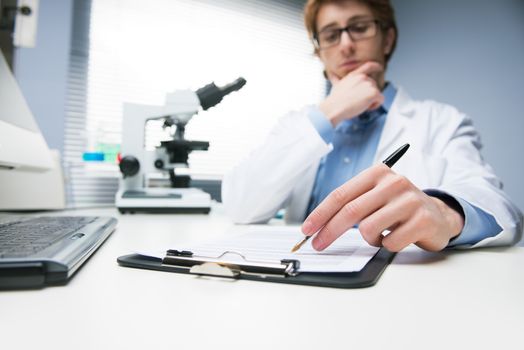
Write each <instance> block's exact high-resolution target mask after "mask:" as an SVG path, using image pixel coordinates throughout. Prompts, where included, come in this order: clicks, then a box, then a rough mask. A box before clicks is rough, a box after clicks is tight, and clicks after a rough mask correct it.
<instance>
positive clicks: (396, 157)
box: [291, 143, 409, 253]
mask: <svg viewBox="0 0 524 350" xmlns="http://www.w3.org/2000/svg"><path fill="white" fill-rule="evenodd" d="M408 148H409V143H406V144H404V145H402V146H400V147H399V148H398V149H397V150H396V151H395V152H393V153H392V154H391V155H390V156H389V157H387V158H386V159H384V161H383V162H382V163H384V164H386V165H387V166H388V167H390V168H391V167H392V166H393V165H395V163H396V162H397V161H398V160H399V159H400V158H401V157H402V156H403V155H404V153H406V151H407V150H408ZM311 237H313V235H311V236H306V237H305V238H304V239H303V240H301V241H300V242H298V243H297V244H295V246H294V247H293V248H292V249H291V253H294V252H296V251H297V250H299V249H300V247H302V246H303V245H304V243H306V242H307V241H308V240H309V239H310V238H311Z"/></svg>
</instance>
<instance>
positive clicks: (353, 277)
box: [117, 248, 395, 288]
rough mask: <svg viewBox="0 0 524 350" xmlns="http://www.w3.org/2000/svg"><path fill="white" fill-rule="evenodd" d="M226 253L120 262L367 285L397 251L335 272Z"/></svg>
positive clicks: (202, 272) (202, 273)
mask: <svg viewBox="0 0 524 350" xmlns="http://www.w3.org/2000/svg"><path fill="white" fill-rule="evenodd" d="M226 253H234V252H225V253H224V254H226ZM224 254H222V255H224ZM235 254H236V253H235ZM222 255H221V256H220V257H218V258H214V257H213V258H211V257H202V256H195V255H193V253H192V252H190V251H178V250H173V249H170V250H168V251H167V252H166V256H165V257H164V258H163V259H161V258H156V257H150V256H145V255H140V254H130V255H124V256H121V257H119V258H118V259H117V262H118V264H119V265H120V266H124V267H132V268H140V269H149V270H157V271H166V272H176V273H184V274H194V275H196V276H216V277H226V278H234V279H245V280H251V281H263V282H275V283H289V284H300V285H307V286H318V287H331V288H364V287H370V286H373V285H374V284H375V283H377V281H378V279H379V278H380V276H381V275H382V272H384V270H385V269H386V267H387V266H388V264H389V263H390V262H391V260H392V259H393V257H394V256H395V253H392V252H389V251H388V250H386V249H385V248H381V249H379V250H378V251H377V253H376V254H375V255H374V256H373V258H371V260H370V261H368V263H367V264H366V265H365V266H364V268H362V270H360V271H356V272H333V273H312V272H297V270H298V268H299V266H300V261H298V260H289V259H288V260H281V261H280V263H274V262H273V263H265V262H259V261H258V262H253V261H247V260H244V261H243V262H242V263H239V262H238V260H236V261H235V262H231V261H228V259H227V258H225V257H224V258H223V257H222ZM239 255H240V254H239Z"/></svg>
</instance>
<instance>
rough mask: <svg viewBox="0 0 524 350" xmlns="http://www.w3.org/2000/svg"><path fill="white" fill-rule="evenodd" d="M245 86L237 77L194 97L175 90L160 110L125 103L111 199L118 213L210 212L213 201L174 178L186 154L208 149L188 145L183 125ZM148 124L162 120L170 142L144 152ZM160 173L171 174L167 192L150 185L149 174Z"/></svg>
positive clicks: (182, 177)
mask: <svg viewBox="0 0 524 350" xmlns="http://www.w3.org/2000/svg"><path fill="white" fill-rule="evenodd" d="M245 84H246V80H245V79H244V78H238V79H236V80H235V81H234V82H232V83H230V84H227V85H225V86H222V87H217V86H216V85H215V84H214V83H211V84H208V85H206V86H204V87H203V88H200V89H198V90H197V91H196V92H193V91H191V90H179V91H175V92H173V93H169V94H167V95H166V101H165V104H164V105H163V106H152V105H142V104H131V103H126V104H124V118H123V129H122V149H121V155H122V157H121V159H120V164H119V167H120V172H121V173H122V178H121V179H120V183H119V189H118V192H117V194H116V200H115V202H116V207H117V208H118V210H119V211H120V212H121V213H127V212H129V213H134V212H163V213H206V214H207V213H209V211H210V210H211V196H210V195H209V194H208V193H206V192H204V191H202V190H200V189H198V188H193V187H190V186H191V178H190V176H189V175H180V174H177V173H176V169H181V168H187V167H188V157H189V153H191V152H192V151H207V150H208V148H209V142H207V141H190V140H186V139H185V138H184V133H185V129H186V125H187V123H188V122H189V121H190V120H191V118H192V117H193V116H194V115H195V114H197V113H198V111H199V109H200V107H202V109H203V110H207V109H209V108H211V107H213V106H215V105H217V104H218V103H220V101H222V98H223V97H224V96H226V95H228V94H229V93H231V92H233V91H238V90H240V89H241V88H242V87H243V86H244V85H245ZM150 120H161V121H163V128H164V129H169V130H170V135H171V137H172V139H170V140H167V141H162V142H161V143H160V145H158V146H156V147H155V149H154V150H147V149H146V145H145V139H146V137H145V136H146V134H145V130H146V124H147V122H148V121H150ZM173 129H175V131H174V132H173ZM159 172H160V173H162V174H166V173H167V174H169V183H170V187H151V186H150V184H149V182H148V179H149V177H150V175H151V174H153V173H157V174H158V173H159Z"/></svg>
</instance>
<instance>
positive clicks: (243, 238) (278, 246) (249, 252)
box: [172, 226, 379, 272]
mask: <svg viewBox="0 0 524 350" xmlns="http://www.w3.org/2000/svg"><path fill="white" fill-rule="evenodd" d="M303 238H304V235H303V234H302V233H301V232H300V227H299V226H291V227H290V226H284V227H282V226H246V231H245V232H243V233H240V234H231V235H229V236H227V237H225V238H223V239H220V240H217V241H213V242H206V243H203V244H198V245H195V246H192V247H187V246H185V247H172V248H173V249H178V250H190V251H192V252H193V254H194V255H197V256H204V257H214V258H218V257H219V256H221V255H222V254H223V253H224V252H226V251H229V252H236V253H239V254H241V255H242V256H244V257H245V259H246V260H248V261H260V262H276V263H279V262H280V260H282V259H297V260H299V261H300V268H299V271H300V272H354V271H360V270H361V269H362V268H363V267H364V266H365V265H366V263H367V262H368V261H369V260H370V259H371V258H372V257H373V256H374V255H375V254H376V252H377V251H378V249H379V248H376V247H372V246H370V245H368V243H367V242H366V241H364V240H363V239H362V236H361V235H360V232H358V230H357V229H351V230H349V231H348V232H346V233H345V234H344V235H342V236H341V237H340V238H338V239H337V240H336V241H335V242H334V243H333V244H332V245H331V246H329V247H328V248H327V249H326V250H324V251H322V252H317V251H316V250H314V249H313V247H312V246H311V241H312V240H313V239H310V240H309V241H308V242H306V244H304V245H303V246H302V248H300V250H299V251H297V252H295V253H291V248H292V247H293V246H294V245H295V244H296V243H298V242H299V241H301V240H302V239H303ZM227 259H228V260H231V259H238V260H241V259H242V258H241V257H240V256H239V255H236V254H231V253H228V254H227Z"/></svg>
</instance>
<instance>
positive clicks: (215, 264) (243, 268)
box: [162, 249, 300, 278]
mask: <svg viewBox="0 0 524 350" xmlns="http://www.w3.org/2000/svg"><path fill="white" fill-rule="evenodd" d="M231 255H234V256H236V257H237V258H236V259H234V258H232V257H231ZM238 257H240V259H238ZM162 265H165V266H170V267H175V268H181V269H186V270H188V272H189V273H191V274H195V275H201V276H216V277H227V278H239V277H240V276H241V275H255V276H258V277H261V278H265V277H266V276H272V277H275V276H277V277H289V276H296V275H298V269H299V267H300V261H299V260H295V259H282V260H280V262H279V263H278V262H264V261H250V260H248V259H246V257H245V256H243V255H242V254H240V253H238V252H234V251H225V252H224V253H222V254H221V255H220V256H218V257H209V256H198V255H194V254H193V252H191V251H187V250H176V249H169V250H168V251H167V252H166V256H165V257H164V259H162Z"/></svg>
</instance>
